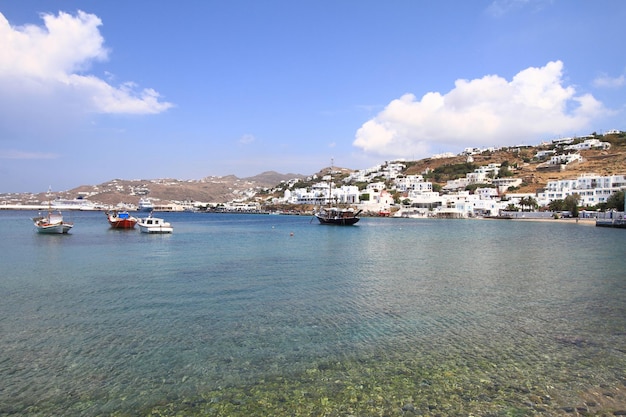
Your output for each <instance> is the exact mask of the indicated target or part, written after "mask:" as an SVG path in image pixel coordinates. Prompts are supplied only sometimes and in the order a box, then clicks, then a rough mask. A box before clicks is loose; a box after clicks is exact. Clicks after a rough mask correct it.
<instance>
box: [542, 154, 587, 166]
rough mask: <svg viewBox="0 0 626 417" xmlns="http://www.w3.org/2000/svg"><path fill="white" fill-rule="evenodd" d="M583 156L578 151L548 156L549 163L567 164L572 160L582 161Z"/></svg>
mask: <svg viewBox="0 0 626 417" xmlns="http://www.w3.org/2000/svg"><path fill="white" fill-rule="evenodd" d="M582 161H583V157H582V156H580V154H579V153H568V154H563V155H554V156H553V157H552V158H550V165H567V164H571V163H572V162H582Z"/></svg>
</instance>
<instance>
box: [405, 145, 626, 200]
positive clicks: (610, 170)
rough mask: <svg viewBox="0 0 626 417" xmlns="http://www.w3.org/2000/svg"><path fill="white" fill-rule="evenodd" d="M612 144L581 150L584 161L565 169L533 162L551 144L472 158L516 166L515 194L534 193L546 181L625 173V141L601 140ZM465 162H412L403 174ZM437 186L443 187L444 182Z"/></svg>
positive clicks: (480, 162)
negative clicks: (590, 174)
mask: <svg viewBox="0 0 626 417" xmlns="http://www.w3.org/2000/svg"><path fill="white" fill-rule="evenodd" d="M602 140H605V141H609V142H610V143H611V148H610V149H608V150H584V151H580V154H581V156H582V157H583V161H582V162H579V163H573V164H569V165H566V166H557V167H553V169H552V170H550V169H545V167H546V163H545V161H539V160H536V159H534V156H535V154H536V153H537V151H539V150H546V149H550V148H552V147H553V146H552V145H545V146H536V147H525V148H519V149H505V150H499V151H495V152H483V153H482V154H479V155H472V158H473V160H474V162H473V163H474V164H475V165H488V164H490V163H499V164H501V163H503V162H504V161H507V162H508V163H509V166H517V169H515V170H512V172H513V174H514V176H515V177H519V178H522V180H523V184H522V186H521V187H520V189H519V190H518V191H516V192H521V193H535V192H537V190H538V189H541V188H544V187H545V186H546V184H547V183H548V181H551V180H561V179H569V178H571V179H574V178H577V177H578V176H579V175H580V174H583V173H595V174H599V175H617V174H626V138H625V137H623V136H620V137H617V136H616V137H612V138H607V139H602ZM466 161H467V156H455V157H453V158H441V159H432V158H427V159H422V160H420V161H416V162H415V163H409V168H408V169H407V171H406V174H407V175H409V174H421V173H424V172H426V171H427V170H429V169H430V170H434V169H436V168H438V167H441V166H444V165H454V164H461V163H464V162H466ZM440 185H445V181H444V182H441V183H440Z"/></svg>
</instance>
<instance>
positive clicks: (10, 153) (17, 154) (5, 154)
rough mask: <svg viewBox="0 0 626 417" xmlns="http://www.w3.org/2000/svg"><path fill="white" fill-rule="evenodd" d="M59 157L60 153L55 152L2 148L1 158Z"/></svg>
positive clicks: (0, 151)
mask: <svg viewBox="0 0 626 417" xmlns="http://www.w3.org/2000/svg"><path fill="white" fill-rule="evenodd" d="M58 157H59V155H57V154H55V153H45V152H24V151H15V150H5V151H3V150H0V159H55V158H58Z"/></svg>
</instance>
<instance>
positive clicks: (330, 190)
mask: <svg viewBox="0 0 626 417" xmlns="http://www.w3.org/2000/svg"><path fill="white" fill-rule="evenodd" d="M334 163H335V159H334V158H330V181H329V183H328V207H332V201H333V165H334Z"/></svg>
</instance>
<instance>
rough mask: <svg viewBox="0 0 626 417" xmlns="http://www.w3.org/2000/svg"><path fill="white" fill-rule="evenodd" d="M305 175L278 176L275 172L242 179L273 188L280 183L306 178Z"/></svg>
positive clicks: (266, 172)
mask: <svg viewBox="0 0 626 417" xmlns="http://www.w3.org/2000/svg"><path fill="white" fill-rule="evenodd" d="M306 177H307V175H302V174H280V173H278V172H276V171H265V172H262V173H260V174H258V175H255V176H254V177H247V178H243V179H244V180H246V181H254V182H255V183H257V184H259V185H261V186H265V187H273V186H275V185H277V184H280V182H281V181H289V180H292V179H294V178H306Z"/></svg>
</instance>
